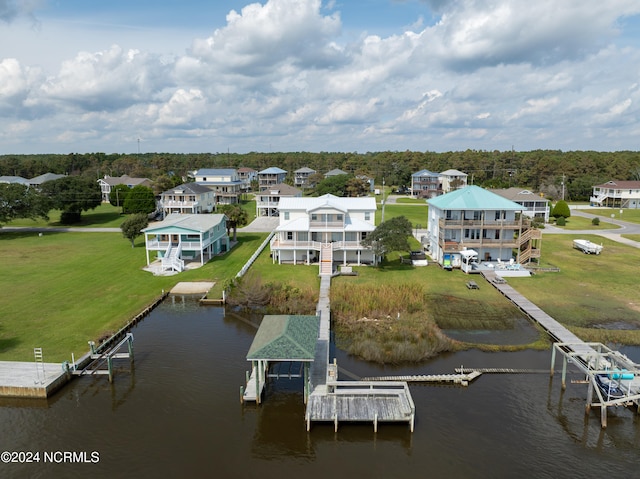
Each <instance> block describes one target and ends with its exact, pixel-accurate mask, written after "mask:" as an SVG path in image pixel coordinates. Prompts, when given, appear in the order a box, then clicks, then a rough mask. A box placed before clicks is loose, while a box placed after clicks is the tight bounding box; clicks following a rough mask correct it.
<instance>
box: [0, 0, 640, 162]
mask: <svg viewBox="0 0 640 479" xmlns="http://www.w3.org/2000/svg"><path fill="white" fill-rule="evenodd" d="M426 3H428V4H429V5H430V6H431V7H432V11H431V12H430V13H431V14H432V15H433V14H439V15H440V16H439V17H438V18H437V21H436V22H435V23H433V24H431V25H426V26H424V25H423V24H422V22H423V21H424V20H423V17H420V18H416V21H415V23H413V24H412V25H410V30H409V31H404V30H402V29H400V28H399V29H398V31H396V32H395V33H394V34H390V35H386V36H382V35H380V34H375V32H373V33H365V32H362V33H361V35H360V36H359V37H358V36H357V35H356V36H354V35H352V34H350V35H349V37H348V40H346V39H345V37H343V36H342V35H343V33H342V31H343V22H348V21H349V20H350V19H349V18H345V17H344V14H342V16H341V15H340V14H339V13H336V12H334V10H333V9H334V8H340V4H339V3H336V4H334V5H331V4H325V5H324V6H322V5H321V2H320V0H268V1H265V2H263V3H262V4H260V3H254V4H250V5H247V6H245V7H244V8H242V9H241V10H239V11H232V12H230V13H229V14H228V15H227V17H226V23H225V24H224V25H223V26H220V27H219V28H217V29H215V30H214V31H213V33H212V34H211V35H210V36H209V37H205V36H204V35H201V37H202V38H196V39H192V40H193V41H192V43H191V46H190V47H189V46H188V44H187V43H186V42H185V45H184V46H183V45H175V44H174V45H173V46H172V47H171V51H168V50H167V49H166V48H167V47H166V43H165V42H162V41H157V45H158V48H159V51H153V49H150V48H149V45H151V44H153V42H152V41H151V40H150V39H145V42H144V47H141V46H138V43H136V37H135V36H128V37H126V41H121V42H119V43H118V42H113V41H112V40H113V39H114V38H115V39H118V40H120V39H121V38H122V37H120V36H119V34H120V33H121V32H122V30H121V29H118V30H114V32H113V35H115V36H113V37H112V36H110V35H109V34H108V31H101V32H100V41H99V42H98V41H96V38H97V36H96V37H95V38H91V39H88V40H87V42H89V41H90V42H89V43H87V44H88V45H91V46H92V47H93V46H94V45H99V44H100V45H103V44H104V41H105V38H107V39H108V41H109V43H107V44H106V45H104V46H102V47H99V48H87V49H86V51H83V52H80V53H77V51H74V54H73V55H68V56H67V57H66V60H64V61H62V62H59V63H57V64H56V67H55V68H54V69H51V68H48V69H49V70H51V71H48V72H46V73H45V72H44V70H43V68H41V67H38V66H34V65H30V64H28V63H27V62H25V61H23V60H21V57H20V55H18V54H16V55H11V56H9V55H4V54H3V53H2V52H3V51H8V50H6V47H5V49H1V48H0V55H4V56H0V112H2V115H0V131H4V132H7V131H12V132H14V133H13V135H12V136H9V135H6V134H5V135H4V136H1V137H0V139H1V140H2V143H1V144H0V146H2V147H3V148H4V150H5V151H10V150H11V149H12V148H13V147H14V145H18V146H17V147H18V148H23V149H25V150H28V149H29V148H31V147H33V145H35V144H37V142H40V141H41V145H42V146H41V148H44V149H45V151H51V150H52V149H53V150H55V149H56V148H60V149H63V150H65V149H68V148H72V147H73V149H75V150H82V148H81V146H80V145H86V147H85V148H86V149H89V150H91V151H97V150H101V149H102V150H109V149H110V148H113V149H115V150H116V151H120V150H121V147H120V145H122V144H126V145H132V148H134V149H135V138H136V136H137V135H141V136H142V137H145V138H148V139H149V141H150V142H151V141H152V140H153V146H152V145H151V144H149V146H148V148H149V149H151V150H154V149H155V150H164V151H171V150H172V149H175V150H177V151H189V150H190V149H191V148H194V149H196V150H198V151H206V150H207V149H211V148H215V145H211V144H207V143H206V142H207V141H209V140H207V138H216V141H219V142H222V143H223V144H224V148H223V149H224V150H226V148H227V147H228V146H229V145H231V148H236V149H237V150H238V151H251V150H260V149H263V150H266V149H270V148H271V147H269V146H268V145H270V144H272V148H273V149H274V150H276V149H281V150H300V149H303V148H306V149H312V150H326V149H328V148H329V147H331V148H333V149H334V150H335V149H338V150H344V151H354V150H363V151H372V150H376V149H398V150H404V149H408V148H409V149H412V148H416V149H439V148H440V149H446V150H454V149H466V148H486V149H494V148H502V147H504V146H505V144H504V143H505V142H506V143H507V145H506V147H508V148H510V147H511V145H513V144H515V145H517V147H518V148H522V149H525V148H539V147H549V148H563V147H565V145H567V144H572V145H573V147H584V148H593V147H594V146H597V147H598V148H606V143H603V142H602V138H614V137H615V143H611V144H612V145H619V144H621V142H624V141H627V142H628V144H629V146H628V147H630V148H631V147H634V148H635V146H633V145H635V136H634V135H635V133H636V132H637V130H638V127H637V118H640V114H639V113H640V112H639V111H638V106H637V105H640V98H639V96H640V92H639V89H638V78H637V75H638V71H639V70H640V52H639V51H638V49H637V48H636V47H635V46H634V45H632V44H631V45H620V44H618V42H614V41H613V40H615V39H616V35H617V30H616V29H617V28H619V25H620V24H619V23H618V20H619V19H621V18H623V17H625V16H626V15H633V14H634V13H636V12H638V11H640V2H637V1H636V0H611V1H610V2H601V0H598V1H596V0H583V1H580V2H578V1H577V0H565V1H563V2H552V1H551V0H539V1H536V2H529V1H524V0H488V1H487V0H482V1H481V0H450V1H444V0H430V1H429V2H425V4H426ZM2 5H5V6H6V5H9V3H7V2H6V0H5V2H4V3H2V0H0V8H1V6H2ZM12 5H16V4H12ZM363 8H364V7H363ZM396 8H400V7H398V6H396ZM327 12H328V13H327ZM432 15H431V17H432ZM425 17H426V18H430V16H429V15H425ZM17 23H19V22H13V24H12V26H11V28H15V27H16V25H17ZM47 27H48V25H46V24H45V25H43V29H42V31H43V32H45V31H47ZM21 32H22V33H21V34H20V35H17V36H16V38H20V39H21V44H26V43H28V41H27V40H28V39H29V38H32V39H35V41H34V45H36V46H34V47H32V49H31V50H30V54H29V55H32V54H33V55H35V52H37V50H38V49H39V48H38V43H39V42H48V41H49V40H50V39H51V38H54V37H55V35H54V36H41V35H40V34H35V33H33V32H31V37H29V33H25V31H21ZM0 33H1V32H0ZM75 33H76V37H75V38H76V42H77V38H81V37H82V38H84V37H85V36H86V35H87V34H88V32H87V30H86V25H83V29H82V30H78V31H77V32H75ZM156 35H160V34H159V33H156ZM5 38H9V34H6V33H5V35H4V36H2V35H0V40H2V42H3V43H4V39H5ZM67 38H70V39H73V38H74V35H73V34H71V33H70V34H69V36H68V37H65V39H67ZM175 38H177V37H175ZM111 43H113V45H112V46H109V45H110V44H111ZM142 43H143V42H142V41H140V44H142ZM76 44H77V43H76ZM82 44H83V45H84V42H83V43H82ZM68 45H69V43H66V44H65V45H64V46H65V48H66V49H68V48H69V46H68ZM125 45H126V46H125ZM62 46H63V45H61V47H60V49H62ZM41 47H42V49H43V50H46V52H51V51H53V49H52V46H51V45H41ZM45 47H46V48H45ZM20 51H21V50H20V49H19V48H18V47H16V52H20ZM64 51H67V50H64ZM44 63H46V62H43V63H42V64H44ZM36 65H41V63H36ZM17 125H19V126H17ZM614 128H615V129H616V131H615V133H614V132H613V129H614ZM34 132H37V134H38V137H37V139H35V138H36V137H34ZM40 138H41V139H42V140H40ZM184 138H189V139H190V140H189V141H190V142H189V143H185V142H183V139H184ZM581 140H584V145H581V144H580V141H581ZM198 141H201V142H202V143H195V142H198ZM596 141H598V142H599V143H596V144H595V145H594V142H596ZM56 142H58V143H56ZM74 142H77V147H76V146H73V145H74ZM570 142H572V143H570ZM57 145H59V146H57ZM100 145H102V146H100ZM194 145H195V146H194Z"/></svg>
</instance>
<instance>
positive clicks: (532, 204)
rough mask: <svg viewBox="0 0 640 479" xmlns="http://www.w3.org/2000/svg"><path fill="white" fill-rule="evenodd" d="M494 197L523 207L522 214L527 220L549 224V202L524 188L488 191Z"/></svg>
mask: <svg viewBox="0 0 640 479" xmlns="http://www.w3.org/2000/svg"><path fill="white" fill-rule="evenodd" d="M489 191H491V192H492V193H495V194H496V195H500V196H502V197H503V198H506V199H508V200H511V201H513V202H515V203H518V204H519V205H522V206H524V207H525V210H524V211H523V213H524V214H525V215H527V216H528V217H529V218H541V219H543V220H544V222H545V223H548V222H549V210H551V206H550V201H549V200H548V199H546V198H544V197H542V196H540V195H536V194H535V193H533V192H532V191H530V190H527V189H524V188H504V189H491V190H489Z"/></svg>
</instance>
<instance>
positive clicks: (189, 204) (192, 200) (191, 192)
mask: <svg viewBox="0 0 640 479" xmlns="http://www.w3.org/2000/svg"><path fill="white" fill-rule="evenodd" d="M215 205H216V195H215V193H214V192H213V191H211V190H210V189H209V188H207V187H206V186H203V185H201V184H199V183H185V184H183V185H180V186H176V187H175V188H171V189H170V190H167V191H164V192H162V193H161V194H160V208H161V209H162V216H163V217H165V216H168V215H170V214H172V213H181V214H200V213H211V212H212V211H213V210H214V209H215Z"/></svg>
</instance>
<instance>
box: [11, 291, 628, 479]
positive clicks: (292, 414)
mask: <svg viewBox="0 0 640 479" xmlns="http://www.w3.org/2000/svg"><path fill="white" fill-rule="evenodd" d="M258 322H259V320H257V319H256V318H243V317H239V316H238V315H237V314H225V311H224V309H222V308H217V307H202V306H199V305H198V303H197V302H195V301H191V300H190V299H188V298H185V299H184V300H183V298H175V300H171V301H165V302H164V303H163V304H162V305H161V306H160V307H159V308H158V309H157V310H155V311H154V312H153V313H152V314H151V315H150V316H148V317H147V318H146V319H145V320H144V321H142V322H141V323H139V324H138V325H137V326H136V328H134V331H133V333H134V336H135V343H134V346H135V367H134V368H133V369H132V370H130V369H129V366H128V363H127V364H126V365H123V367H122V370H121V371H118V372H117V373H116V375H115V380H114V383H113V384H109V382H108V380H107V378H106V377H96V378H78V379H76V380H74V381H73V382H72V383H71V384H70V385H69V386H67V387H65V388H64V389H63V390H62V391H61V392H60V393H59V394H57V395H56V396H54V397H53V398H51V399H49V400H46V401H20V400H6V399H5V400H0V422H1V423H2V424H3V431H4V432H3V434H2V435H0V451H2V450H13V451H17V450H22V451H26V450H40V451H44V450H71V451H73V450H76V451H93V450H96V451H99V452H100V463H99V464H91V465H89V464H86V465H81V464H59V465H51V464H42V463H40V464H22V465H20V464H0V477H3V478H5V477H9V478H12V477H16V478H22V477H47V478H48V477H54V478H56V477H64V478H66V477H91V478H102V477H105V478H106V477H109V478H111V477H114V476H115V477H135V478H146V477H180V478H182V477H219V478H226V477H234V478H236V477H261V478H278V479H282V477H289V476H291V475H302V476H304V477H306V478H310V479H313V478H326V477H327V476H329V477H332V478H342V477H350V478H352V477H370V478H377V477H400V476H407V477H408V476H417V475H428V476H430V477H465V478H500V477H514V476H520V475H522V476H526V477H530V476H537V477H602V476H604V475H607V477H608V476H609V475H610V474H612V473H615V474H620V475H621V476H625V477H633V475H634V474H635V473H636V469H637V466H636V464H637V450H638V446H640V441H639V437H640V424H639V423H640V420H639V418H638V416H636V415H635V412H634V411H631V410H629V409H623V408H618V409H612V410H611V412H610V414H609V421H608V422H609V427H608V428H607V429H606V430H602V429H601V428H600V423H599V411H592V412H591V413H590V414H589V415H585V413H584V411H585V408H584V406H585V401H586V385H584V384H572V383H571V382H570V378H571V377H573V376H572V375H571V374H570V375H569V376H568V384H567V389H566V390H565V391H563V390H562V388H561V385H560V377H559V376H556V377H554V378H553V379H550V378H549V375H548V374H526V375H525V374H521V375H495V374H494V375H489V374H486V375H483V376H481V377H480V378H478V379H477V380H476V381H474V382H473V383H472V384H470V385H469V386H468V387H466V388H464V387H457V386H455V387H454V386H446V387H442V386H440V387H434V386H412V387H411V393H412V395H413V399H414V402H415V404H416V409H417V417H416V429H415V432H414V433H413V434H412V433H411V432H410V431H409V428H408V427H407V426H406V425H405V424H402V425H400V424H396V425H389V424H381V425H380V427H379V429H378V433H377V434H376V433H374V432H373V427H372V425H371V424H358V425H349V424H340V428H339V430H338V432H337V433H336V432H334V428H333V424H326V425H324V424H315V425H313V426H312V429H311V431H310V432H309V433H307V431H306V425H305V422H304V403H303V398H302V384H301V382H300V379H296V378H294V379H291V380H289V379H278V380H273V381H270V382H269V384H268V387H267V391H266V396H265V401H264V403H263V404H262V405H261V406H256V405H252V404H249V405H247V404H245V405H241V404H240V401H239V391H240V386H241V385H242V383H243V380H244V372H245V371H246V370H247V369H248V367H249V363H248V362H247V361H246V359H245V357H246V353H247V351H248V349H249V346H250V344H251V342H252V340H253V336H254V335H255V332H256V324H257V323H258ZM624 352H625V353H626V354H627V355H629V356H630V357H631V358H633V359H635V360H638V359H639V358H640V354H638V352H639V351H638V349H637V348H625V349H624ZM331 355H332V357H333V356H336V357H337V360H338V364H339V365H340V366H341V370H342V371H348V372H349V374H350V375H355V376H358V377H365V376H381V375H391V374H419V373H420V374H426V373H450V372H453V370H454V368H456V367H460V366H462V365H463V366H464V367H483V368H490V367H496V368H504V367H510V368H516V369H525V368H528V369H541V370H547V371H548V369H549V367H550V356H551V353H550V351H521V352H517V353H485V352H480V351H474V350H471V351H463V352H459V353H455V354H445V355H442V356H439V357H438V358H436V359H434V360H431V361H428V362H426V363H424V364H420V365H414V366H407V365H400V366H380V365H376V364H370V363H366V362H363V361H359V360H357V359H355V358H353V357H350V356H349V355H347V354H346V353H345V352H344V351H341V350H337V349H335V348H334V347H332V349H331ZM634 356H635V357H634ZM340 376H341V377H344V378H345V379H349V378H348V377H346V376H345V375H344V373H341V374H340Z"/></svg>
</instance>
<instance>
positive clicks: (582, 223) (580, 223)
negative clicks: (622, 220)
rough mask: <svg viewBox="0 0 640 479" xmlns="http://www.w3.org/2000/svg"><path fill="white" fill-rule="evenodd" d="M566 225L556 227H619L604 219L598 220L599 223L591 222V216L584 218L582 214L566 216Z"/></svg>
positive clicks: (595, 229) (587, 228)
mask: <svg viewBox="0 0 640 479" xmlns="http://www.w3.org/2000/svg"><path fill="white" fill-rule="evenodd" d="M566 221H567V224H566V226H558V228H562V229H565V230H594V231H597V230H609V229H616V228H619V226H618V225H616V224H613V223H608V222H607V221H605V220H604V219H601V220H600V224H599V225H597V226H596V225H594V224H593V223H591V218H585V217H583V216H571V217H570V218H567V220H566Z"/></svg>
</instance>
